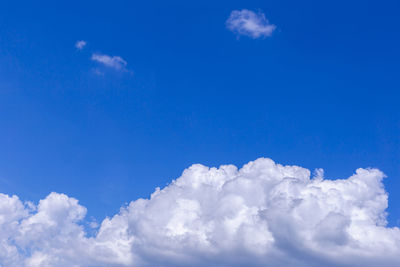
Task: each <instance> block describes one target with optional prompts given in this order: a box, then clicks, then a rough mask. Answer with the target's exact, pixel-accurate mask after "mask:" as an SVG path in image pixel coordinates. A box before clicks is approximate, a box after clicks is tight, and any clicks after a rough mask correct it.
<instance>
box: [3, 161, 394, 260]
mask: <svg viewBox="0 0 400 267" xmlns="http://www.w3.org/2000/svg"><path fill="white" fill-rule="evenodd" d="M383 177H384V175H383V173H382V172H380V171H379V170H376V169H358V170H357V171H356V173H355V174H354V175H353V176H351V177H349V178H348V179H344V180H324V179H323V172H322V170H318V171H317V172H316V176H315V177H313V178H310V171H309V170H307V169H304V168H301V167H297V166H282V165H279V164H276V163H274V162H273V161H272V160H270V159H264V158H261V159H258V160H256V161H253V162H250V163H248V164H246V165H245V166H243V168H241V169H239V170H238V169H237V168H236V167H235V166H233V165H226V166H221V167H220V168H218V169H217V168H208V167H205V166H203V165H199V164H197V165H193V166H191V167H190V168H189V169H187V170H185V171H184V172H183V174H182V176H181V177H180V178H178V179H177V180H175V181H173V182H172V183H171V184H170V185H169V186H167V187H165V188H164V189H162V190H160V189H156V191H155V192H154V193H153V194H152V195H151V198H150V199H138V200H136V201H133V202H131V203H130V204H129V205H128V206H126V207H122V208H121V210H120V212H119V213H118V214H116V215H115V216H113V217H112V218H106V219H104V220H103V222H102V223H101V225H100V226H99V227H98V228H97V232H96V234H95V235H93V236H90V235H89V234H88V233H87V232H86V231H85V228H84V227H83V225H84V224H85V223H84V221H83V218H84V216H85V214H86V209H85V208H84V207H82V206H81V205H79V203H78V201H77V200H76V199H74V198H71V197H68V196H66V195H63V194H57V193H51V194H50V195H49V196H47V197H46V198H45V199H43V200H41V201H40V202H39V204H38V205H37V206H35V205H32V204H29V203H28V204H27V203H23V202H22V201H21V200H19V199H18V197H16V196H8V195H4V194H0V265H1V266H3V267H8V266H60V267H63V266H364V267H369V266H371V267H372V266H399V265H400V257H399V253H400V229H399V228H396V227H393V228H390V227H387V226H386V219H385V216H386V213H385V209H386V208H387V193H386V192H385V190H384V188H383V185H382V179H383ZM86 224H88V223H86Z"/></svg>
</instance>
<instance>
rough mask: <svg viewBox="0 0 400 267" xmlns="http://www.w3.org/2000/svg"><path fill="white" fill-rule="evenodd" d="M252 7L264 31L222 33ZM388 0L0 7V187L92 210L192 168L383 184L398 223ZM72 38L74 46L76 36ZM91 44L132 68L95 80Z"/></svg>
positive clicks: (395, 19)
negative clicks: (361, 174) (65, 198)
mask: <svg viewBox="0 0 400 267" xmlns="http://www.w3.org/2000/svg"><path fill="white" fill-rule="evenodd" d="M242 8H247V9H250V10H254V11H257V10H262V11H263V12H265V14H266V16H267V18H268V19H269V20H270V22H271V23H273V24H275V25H276V26H277V30H276V31H275V32H274V33H273V35H272V37H269V38H265V39H256V40H254V39H251V38H248V37H240V38H239V39H237V38H236V36H235V35H234V34H233V33H232V32H230V31H228V30H227V29H226V27H225V21H226V19H227V18H228V16H229V14H230V12H231V11H232V10H235V9H242ZM399 10H400V2H399V1H394V0H393V1H365V0H364V1H342V0H339V1H331V2H326V1H317V0H315V1H310V0H304V1H293V0H292V1H287V0H279V1H234V0H230V1H91V2H89V1H2V3H1V4H0V114H1V115H0V151H1V153H0V191H1V192H3V193H7V194H17V195H18V196H20V197H21V198H22V199H23V200H32V201H38V200H39V199H41V198H43V197H45V196H46V195H47V194H48V193H49V192H51V191H56V192H61V193H66V194H67V195H69V196H72V197H75V198H77V199H79V200H80V203H81V204H82V205H84V206H86V207H87V208H88V210H89V213H88V215H89V216H93V217H95V218H98V219H102V218H103V217H104V216H106V215H113V214H114V213H115V212H116V211H118V209H119V207H120V206H121V205H123V204H124V203H125V202H129V201H131V200H134V199H137V198H139V197H148V196H149V194H150V193H152V192H153V190H154V188H155V187H157V186H161V187H163V186H164V185H166V183H168V182H169V181H170V180H171V179H174V178H176V177H178V176H179V175H180V173H181V172H182V171H183V169H184V168H186V167H188V166H190V165H191V164H193V163H202V164H205V165H208V166H219V165H221V164H230V163H232V164H236V165H238V166H241V165H242V164H244V163H247V162H248V161H250V160H254V159H256V158H258V157H262V156H263V157H270V158H272V159H273V160H275V161H277V162H279V163H282V164H295V165H300V166H303V167H307V168H310V169H314V168H319V167H321V168H324V169H325V175H326V177H327V178H346V177H348V176H350V175H351V174H352V173H353V172H354V170H355V169H356V168H359V167H377V168H379V169H381V170H382V171H384V172H385V173H386V174H387V176H388V178H387V179H386V180H385V186H386V189H387V191H388V192H389V194H390V195H389V209H388V211H389V213H390V215H389V221H390V225H397V226H398V225H399V224H400V222H399V219H400V194H399V193H398V192H400V107H399V99H400V91H399V89H400V81H399V73H400V35H399V28H400V22H399ZM82 39H83V40H86V41H87V42H88V44H87V46H86V47H85V49H83V50H82V51H78V50H77V49H76V48H75V47H74V44H75V42H76V41H77V40H82ZM94 52H99V53H105V54H109V55H116V56H121V57H122V58H124V59H125V60H126V61H127V62H128V66H127V68H128V69H129V70H131V71H132V72H133V74H130V73H121V72H113V71H106V72H105V73H104V75H103V76H99V75H96V74H95V73H94V72H93V69H94V68H95V67H96V64H95V62H93V61H91V60H90V56H91V54H92V53H94Z"/></svg>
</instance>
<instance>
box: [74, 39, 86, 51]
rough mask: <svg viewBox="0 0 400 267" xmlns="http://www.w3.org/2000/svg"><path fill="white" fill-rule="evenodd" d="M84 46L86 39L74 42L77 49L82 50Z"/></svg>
mask: <svg viewBox="0 0 400 267" xmlns="http://www.w3.org/2000/svg"><path fill="white" fill-rule="evenodd" d="M85 46H86V41H84V40H80V41H77V42H76V43H75V47H76V48H77V49H79V50H82V49H83V48H84V47H85Z"/></svg>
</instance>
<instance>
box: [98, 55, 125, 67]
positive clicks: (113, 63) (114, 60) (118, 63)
mask: <svg viewBox="0 0 400 267" xmlns="http://www.w3.org/2000/svg"><path fill="white" fill-rule="evenodd" d="M92 60H93V61H96V62H98V63H100V64H102V65H104V66H106V67H109V68H113V69H115V70H126V69H125V68H126V65H127V64H128V63H127V62H126V61H125V60H124V59H123V58H121V57H118V56H109V55H104V54H93V55H92Z"/></svg>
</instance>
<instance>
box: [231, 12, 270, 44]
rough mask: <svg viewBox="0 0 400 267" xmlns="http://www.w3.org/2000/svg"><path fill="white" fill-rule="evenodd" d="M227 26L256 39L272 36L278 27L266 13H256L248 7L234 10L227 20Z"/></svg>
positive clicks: (237, 32)
mask: <svg viewBox="0 0 400 267" xmlns="http://www.w3.org/2000/svg"><path fill="white" fill-rule="evenodd" d="M226 27H227V28H228V29H229V30H230V31H232V32H234V33H236V34H237V35H246V36H249V37H251V38H254V39H256V38H260V37H268V36H271V34H272V33H273V31H274V30H275V29H276V26H275V25H273V24H271V23H270V22H269V21H268V19H267V18H266V17H265V14H264V13H262V12H258V13H255V12H253V11H251V10H248V9H242V10H234V11H232V12H231V14H230V16H229V18H228V20H227V21H226Z"/></svg>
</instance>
